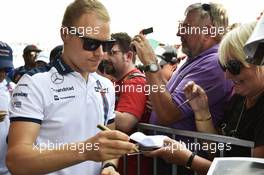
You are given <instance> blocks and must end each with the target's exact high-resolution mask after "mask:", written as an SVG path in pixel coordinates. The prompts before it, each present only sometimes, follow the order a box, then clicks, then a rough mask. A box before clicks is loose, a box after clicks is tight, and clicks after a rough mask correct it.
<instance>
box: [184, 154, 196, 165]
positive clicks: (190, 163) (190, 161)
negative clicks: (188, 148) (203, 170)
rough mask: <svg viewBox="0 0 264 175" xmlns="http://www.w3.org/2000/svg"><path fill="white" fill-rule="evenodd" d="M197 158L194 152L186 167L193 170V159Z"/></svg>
mask: <svg viewBox="0 0 264 175" xmlns="http://www.w3.org/2000/svg"><path fill="white" fill-rule="evenodd" d="M195 156H196V154H195V153H194V152H192V154H191V155H190V157H189V158H188V160H187V163H186V165H185V167H186V168H187V169H191V168H192V162H193V158H194V157H195Z"/></svg>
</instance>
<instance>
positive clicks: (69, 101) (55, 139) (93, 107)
mask: <svg viewBox="0 0 264 175" xmlns="http://www.w3.org/2000/svg"><path fill="white" fill-rule="evenodd" d="M33 72H34V71H33ZM36 72H38V73H36ZM114 104H115V91H114V87H113V84H112V82H111V81H110V80H108V79H106V78H104V77H102V76H100V75H98V74H97V73H90V74H89V78H88V82H86V81H85V79H84V78H83V77H82V76H81V74H79V73H78V72H74V71H72V70H71V69H70V67H69V66H68V65H66V64H65V63H64V62H63V60H61V59H60V58H59V59H57V60H56V61H55V62H54V63H53V66H47V67H44V68H41V69H40V70H38V71H35V73H34V74H33V75H28V74H26V75H24V76H23V77H22V78H21V80H20V81H19V82H18V84H17V87H16V88H15V90H14V92H13V96H12V99H11V111H10V115H11V117H10V120H11V122H14V121H29V122H35V123H39V124H40V125H41V126H40V133H39V136H38V138H37V140H36V143H37V144H38V145H40V146H43V145H45V146H46V147H47V146H48V149H51V148H52V146H54V147H56V146H58V147H59V145H60V144H62V143H75V142H80V141H84V140H86V139H88V138H90V137H93V136H94V135H95V134H97V133H98V132H99V130H98V129H97V127H96V126H97V125H98V124H109V123H111V122H113V121H114ZM52 144H53V145H52ZM94 148H95V149H96V147H94ZM97 148H98V147H97ZM71 149H74V148H71ZM80 151H81V150H80ZM100 168H101V163H98V162H93V161H86V162H83V163H80V164H77V165H74V166H71V167H69V168H65V169H63V170H60V171H58V172H54V173H51V174H52V175H59V174H60V175H62V174H63V175H73V174H76V175H77V174H78V175H96V174H98V173H99V171H100Z"/></svg>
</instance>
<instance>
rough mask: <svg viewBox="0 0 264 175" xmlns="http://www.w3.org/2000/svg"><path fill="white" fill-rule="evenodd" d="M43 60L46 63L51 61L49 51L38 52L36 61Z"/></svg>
mask: <svg viewBox="0 0 264 175" xmlns="http://www.w3.org/2000/svg"><path fill="white" fill-rule="evenodd" d="M37 61H43V62H45V63H49V56H48V53H47V52H45V51H42V52H40V53H39V54H38V56H37V58H36V61H35V62H37Z"/></svg>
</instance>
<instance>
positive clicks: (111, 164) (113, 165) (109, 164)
mask: <svg viewBox="0 0 264 175" xmlns="http://www.w3.org/2000/svg"><path fill="white" fill-rule="evenodd" d="M110 166H111V167H113V168H114V169H115V171H117V167H116V165H115V164H113V163H111V162H107V163H106V164H104V165H103V166H102V167H101V170H103V169H104V168H107V167H110Z"/></svg>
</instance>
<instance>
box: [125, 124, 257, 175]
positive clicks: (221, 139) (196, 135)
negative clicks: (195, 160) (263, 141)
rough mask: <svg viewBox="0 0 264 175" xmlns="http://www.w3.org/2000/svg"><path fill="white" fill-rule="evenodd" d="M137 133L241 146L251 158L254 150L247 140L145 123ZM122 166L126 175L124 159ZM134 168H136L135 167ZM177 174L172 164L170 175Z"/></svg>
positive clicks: (138, 173)
mask: <svg viewBox="0 0 264 175" xmlns="http://www.w3.org/2000/svg"><path fill="white" fill-rule="evenodd" d="M137 129H138V131H141V132H146V131H148V132H149V131H151V133H152V134H153V135H155V134H157V133H158V134H160V133H162V134H165V135H171V138H173V139H175V138H177V137H188V138H191V139H193V143H195V144H196V143H198V140H207V141H210V142H218V143H223V144H225V143H226V144H227V143H228V144H230V145H237V146H242V147H246V148H249V149H251V157H252V156H253V148H254V142H252V141H247V140H241V139H237V138H234V137H227V136H222V135H216V134H208V133H201V132H194V131H186V130H180V129H173V128H168V127H163V126H157V125H151V124H146V123H139V124H138V125H137ZM219 152H220V157H224V150H223V149H221V150H219ZM140 159H141V155H138V156H137V175H140V165H141V164H140ZM123 164H124V172H123V173H122V174H123V175H126V167H127V162H126V157H124V159H123ZM135 168H136V167H135ZM176 174H177V165H175V164H172V175H176ZM153 175H157V158H153Z"/></svg>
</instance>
